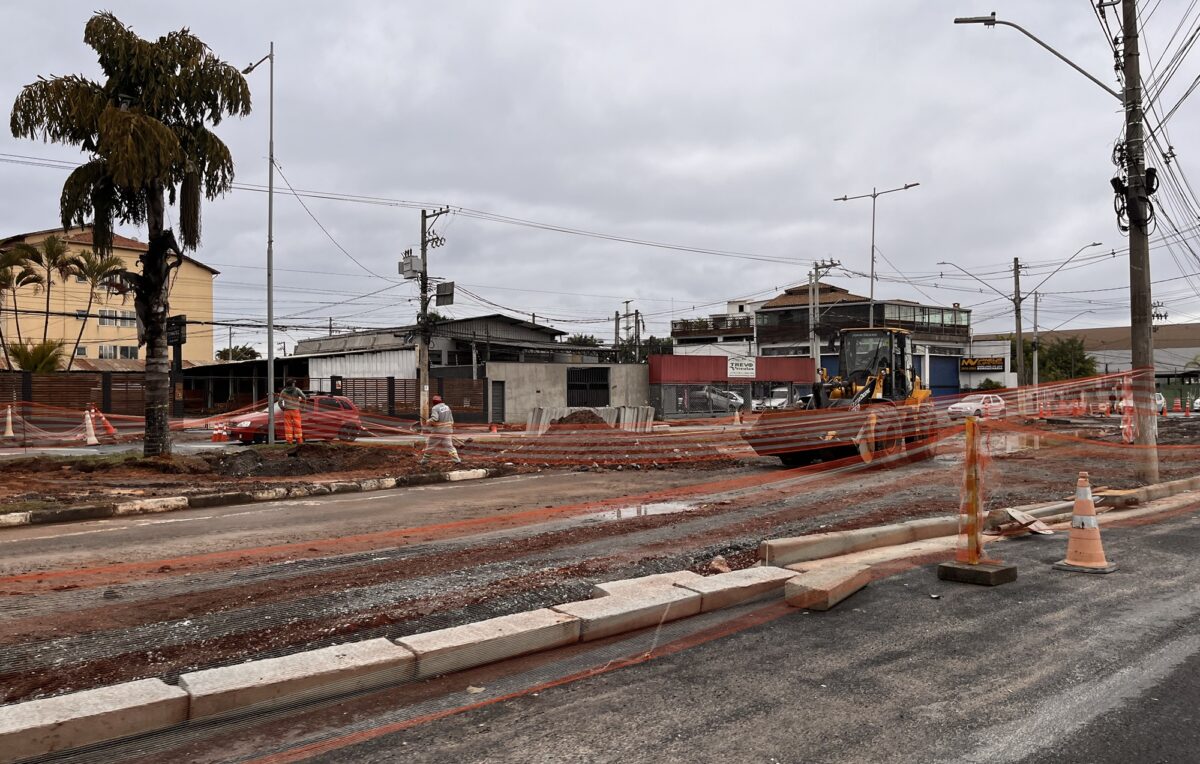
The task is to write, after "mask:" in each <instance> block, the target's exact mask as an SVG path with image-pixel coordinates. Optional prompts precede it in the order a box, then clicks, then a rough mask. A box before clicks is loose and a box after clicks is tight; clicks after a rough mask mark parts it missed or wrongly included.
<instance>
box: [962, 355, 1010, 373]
mask: <svg viewBox="0 0 1200 764" xmlns="http://www.w3.org/2000/svg"><path fill="white" fill-rule="evenodd" d="M1005 360H1006V359H1005V358H1004V356H992V357H987V358H960V359H958V370H959V371H966V372H971V371H1004V362H1005Z"/></svg>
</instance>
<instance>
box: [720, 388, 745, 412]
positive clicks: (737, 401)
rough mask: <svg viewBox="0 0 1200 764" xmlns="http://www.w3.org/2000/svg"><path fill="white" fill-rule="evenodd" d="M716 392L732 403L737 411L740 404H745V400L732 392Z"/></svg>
mask: <svg viewBox="0 0 1200 764" xmlns="http://www.w3.org/2000/svg"><path fill="white" fill-rule="evenodd" d="M717 392H719V393H721V394H722V395H724V396H725V397H726V398H728V399H729V400H731V401H733V404H734V405H735V406H737V407H738V408H739V409H740V408H741V407H742V404H744V403H745V402H746V399H745V398H743V397H742V396H741V395H739V394H738V393H735V392H734V391H733V390H718V391H717Z"/></svg>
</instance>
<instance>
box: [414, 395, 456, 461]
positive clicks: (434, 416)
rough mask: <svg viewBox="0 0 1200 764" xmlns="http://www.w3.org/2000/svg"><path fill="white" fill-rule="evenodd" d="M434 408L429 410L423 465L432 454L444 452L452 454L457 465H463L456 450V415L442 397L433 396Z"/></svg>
mask: <svg viewBox="0 0 1200 764" xmlns="http://www.w3.org/2000/svg"><path fill="white" fill-rule="evenodd" d="M432 400H433V408H431V409H430V410H429V419H428V420H426V422H425V423H426V425H428V426H429V438H428V440H426V442H425V453H423V454H421V464H424V463H425V462H426V461H428V459H429V455H430V454H431V453H438V452H444V453H448V454H450V458H451V459H453V460H454V462H455V464H462V459H459V458H458V450H457V449H455V448H454V414H453V413H451V412H450V407H449V406H447V405H446V404H445V403H444V402H443V401H442V396H440V395H435V396H433V399H432Z"/></svg>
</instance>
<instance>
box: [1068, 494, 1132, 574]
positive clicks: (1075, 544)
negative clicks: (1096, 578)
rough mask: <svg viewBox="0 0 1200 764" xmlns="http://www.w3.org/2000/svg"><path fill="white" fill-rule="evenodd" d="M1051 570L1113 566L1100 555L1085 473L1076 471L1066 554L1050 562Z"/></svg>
mask: <svg viewBox="0 0 1200 764" xmlns="http://www.w3.org/2000/svg"><path fill="white" fill-rule="evenodd" d="M1054 569H1055V570H1069V571H1072V572H1075V573H1112V572H1113V571H1114V570H1116V569H1117V566H1116V565H1113V564H1111V563H1110V562H1109V561H1108V560H1107V559H1105V557H1104V546H1103V544H1101V543H1100V524H1099V523H1098V522H1097V520H1096V504H1095V502H1094V501H1092V487H1091V485H1089V484H1088V474H1087V473H1086V472H1080V473H1079V482H1078V484H1077V485H1076V487H1075V509H1074V511H1073V512H1072V513H1071V534H1070V536H1068V538H1067V558H1066V559H1065V560H1062V561H1060V562H1056V563H1054Z"/></svg>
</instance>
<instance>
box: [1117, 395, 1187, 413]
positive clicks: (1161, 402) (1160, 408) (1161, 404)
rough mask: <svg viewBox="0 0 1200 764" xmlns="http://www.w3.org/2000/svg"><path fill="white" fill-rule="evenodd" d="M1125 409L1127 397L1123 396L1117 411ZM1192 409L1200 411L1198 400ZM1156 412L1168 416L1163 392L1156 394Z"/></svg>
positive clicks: (1118, 403)
mask: <svg viewBox="0 0 1200 764" xmlns="http://www.w3.org/2000/svg"><path fill="white" fill-rule="evenodd" d="M1196 400H1197V401H1200V398H1197V399H1196ZM1124 410H1125V399H1124V398H1122V399H1121V400H1119V401H1117V411H1118V412H1121V411H1124ZM1192 411H1200V406H1197V405H1196V401H1193V402H1192ZM1154 413H1156V414H1158V415H1159V416H1166V414H1167V399H1166V397H1165V396H1163V394H1162V393H1155V394H1154Z"/></svg>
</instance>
